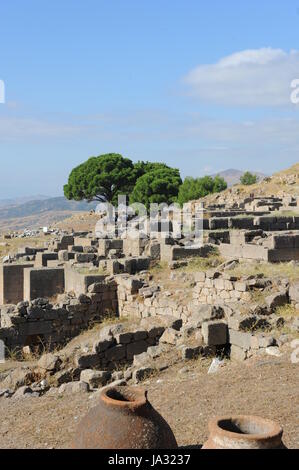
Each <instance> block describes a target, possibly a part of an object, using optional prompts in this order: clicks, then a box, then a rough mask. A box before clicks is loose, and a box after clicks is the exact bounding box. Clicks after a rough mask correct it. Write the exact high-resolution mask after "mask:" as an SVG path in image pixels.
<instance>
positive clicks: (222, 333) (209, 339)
mask: <svg viewBox="0 0 299 470" xmlns="http://www.w3.org/2000/svg"><path fill="white" fill-rule="evenodd" d="M202 335H203V339H204V342H205V344H207V345H208V346H218V345H224V344H226V343H227V340H228V328H227V324H226V323H224V322H218V321H216V322H215V321H208V322H204V323H203V325H202Z"/></svg>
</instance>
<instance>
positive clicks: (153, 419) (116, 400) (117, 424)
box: [73, 386, 177, 449]
mask: <svg viewBox="0 0 299 470" xmlns="http://www.w3.org/2000/svg"><path fill="white" fill-rule="evenodd" d="M73 448H75V449H176V448H177V443H176V440H175V437H174V435H173V432H172V430H171V429H170V427H169V425H168V424H167V422H166V421H165V420H164V419H163V418H162V416H161V415H160V414H159V413H158V412H157V411H156V410H155V409H154V408H153V407H152V405H151V404H150V403H149V401H148V400H147V392H145V391H144V390H143V389H141V388H137V387H126V386H120V387H111V388H106V389H104V391H103V392H102V393H101V395H100V399H99V403H98V405H97V406H96V407H95V408H93V409H91V410H90V411H89V413H88V414H87V415H86V416H85V417H84V418H83V420H82V421H81V423H80V424H79V426H78V429H77V432H76V435H75V439H74V442H73Z"/></svg>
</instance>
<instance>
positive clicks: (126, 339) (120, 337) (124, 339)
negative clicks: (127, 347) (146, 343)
mask: <svg viewBox="0 0 299 470" xmlns="http://www.w3.org/2000/svg"><path fill="white" fill-rule="evenodd" d="M133 336H134V335H133V334H132V333H119V334H117V335H115V339H116V342H117V343H118V344H128V343H130V342H131V341H132V340H133ZM141 339H143V338H141Z"/></svg>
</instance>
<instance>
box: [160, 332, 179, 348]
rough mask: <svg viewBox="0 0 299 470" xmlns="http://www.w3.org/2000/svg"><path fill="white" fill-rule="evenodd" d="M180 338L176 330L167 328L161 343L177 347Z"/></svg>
mask: <svg viewBox="0 0 299 470" xmlns="http://www.w3.org/2000/svg"><path fill="white" fill-rule="evenodd" d="M178 338H179V333H178V331H177V330H174V329H173V328H167V329H166V330H165V331H164V333H163V335H162V336H161V338H160V343H168V344H173V345H175V344H176V343H177V340H178Z"/></svg>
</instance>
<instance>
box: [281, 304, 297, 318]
mask: <svg viewBox="0 0 299 470" xmlns="http://www.w3.org/2000/svg"><path fill="white" fill-rule="evenodd" d="M275 313H276V314H277V315H278V316H280V317H283V318H286V319H290V318H295V317H298V316H299V310H297V309H296V308H295V307H294V306H293V305H290V304H286V305H282V306H281V307H277V308H276V310H275Z"/></svg>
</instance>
